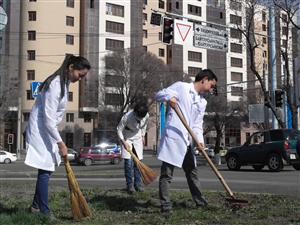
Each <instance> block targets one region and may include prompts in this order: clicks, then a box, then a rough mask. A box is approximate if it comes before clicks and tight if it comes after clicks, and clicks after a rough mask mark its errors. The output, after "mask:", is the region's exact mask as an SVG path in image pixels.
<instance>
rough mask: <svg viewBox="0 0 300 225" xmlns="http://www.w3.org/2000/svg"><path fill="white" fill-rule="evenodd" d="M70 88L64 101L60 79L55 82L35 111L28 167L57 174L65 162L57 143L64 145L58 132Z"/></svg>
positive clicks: (28, 129)
mask: <svg viewBox="0 0 300 225" xmlns="http://www.w3.org/2000/svg"><path fill="white" fill-rule="evenodd" d="M68 87H69V83H68V84H67V85H66V88H65V95H64V97H63V98H61V97H60V93H61V87H60V77H59V76H56V78H54V80H52V82H51V84H50V86H49V89H48V90H47V91H46V92H45V91H43V92H42V93H40V94H39V95H38V97H37V99H36V101H35V104H34V105H33V107H32V110H31V113H30V118H29V121H28V124H27V127H26V148H27V155H26V159H25V164H26V165H28V166H31V167H34V168H37V169H42V170H47V171H54V170H55V165H59V164H60V162H61V158H60V154H59V149H58V145H57V142H60V141H62V139H61V136H60V134H59V132H58V129H57V127H58V124H59V123H60V122H61V120H62V118H63V116H64V111H65V106H66V103H67V100H68Z"/></svg>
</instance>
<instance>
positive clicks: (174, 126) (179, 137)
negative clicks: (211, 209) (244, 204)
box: [155, 69, 218, 215]
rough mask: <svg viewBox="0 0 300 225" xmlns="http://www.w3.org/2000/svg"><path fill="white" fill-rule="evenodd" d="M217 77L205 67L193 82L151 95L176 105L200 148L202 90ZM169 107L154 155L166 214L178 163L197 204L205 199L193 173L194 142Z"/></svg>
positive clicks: (202, 203)
mask: <svg viewBox="0 0 300 225" xmlns="http://www.w3.org/2000/svg"><path fill="white" fill-rule="evenodd" d="M217 80H218V79H217V77H216V75H215V74H214V73H213V72H212V71H211V70H209V69H205V70H202V71H200V72H199V73H198V74H197V75H196V77H195V81H194V82H192V83H185V82H176V83H174V84H173V85H171V86H170V87H168V88H165V89H163V90H161V91H159V92H158V93H157V94H156V96H155V98H156V100H157V101H159V102H164V101H167V102H168V103H169V104H170V105H171V106H172V107H175V106H176V105H178V107H179V108H180V109H181V111H182V113H183V115H184V117H185V119H186V120H187V123H188V125H189V126H190V127H191V128H192V130H193V131H194V133H195V134H196V135H197V137H198V140H199V142H200V143H201V145H202V146H203V148H204V139H203V128H202V124H203V117H204V112H205V108H206V104H207V101H206V100H205V99H204V97H203V94H205V93H208V92H211V91H212V90H213V88H215V87H216V83H217ZM172 107H170V110H169V111H168V113H167V119H166V124H165V130H164V132H163V134H162V138H161V141H160V146H159V149H158V159H159V160H161V161H162V166H161V174H160V178H159V197H160V201H161V212H162V213H163V214H165V215H170V213H171V212H172V204H171V201H170V196H169V184H170V183H171V181H172V177H173V171H174V167H175V166H176V167H179V168H181V167H182V168H183V170H184V171H185V175H186V178H187V182H188V185H189V189H190V192H191V194H192V197H193V200H194V201H195V203H196V205H197V206H199V207H202V206H206V205H207V202H206V200H205V199H204V198H203V197H202V193H201V191H200V181H199V178H198V175H197V167H196V158H195V155H194V146H196V145H195V144H194V143H193V140H192V138H191V136H190V135H189V133H188V131H187V130H186V128H185V127H184V125H183V124H182V122H181V121H180V119H179V117H178V116H177V115H176V112H175V111H174V110H173V108H172Z"/></svg>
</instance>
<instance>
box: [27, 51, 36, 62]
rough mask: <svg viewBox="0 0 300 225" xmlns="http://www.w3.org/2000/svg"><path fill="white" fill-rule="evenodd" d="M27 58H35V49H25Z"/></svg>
mask: <svg viewBox="0 0 300 225" xmlns="http://www.w3.org/2000/svg"><path fill="white" fill-rule="evenodd" d="M27 59H28V60H35V50H28V51H27Z"/></svg>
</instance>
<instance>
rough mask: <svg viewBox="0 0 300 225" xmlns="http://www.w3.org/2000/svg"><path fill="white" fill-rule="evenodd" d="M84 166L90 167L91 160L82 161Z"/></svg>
mask: <svg viewBox="0 0 300 225" xmlns="http://www.w3.org/2000/svg"><path fill="white" fill-rule="evenodd" d="M84 165H85V166H90V165H92V160H91V159H85V160H84Z"/></svg>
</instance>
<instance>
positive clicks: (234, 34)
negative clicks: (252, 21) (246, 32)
mask: <svg viewBox="0 0 300 225" xmlns="http://www.w3.org/2000/svg"><path fill="white" fill-rule="evenodd" d="M230 37H231V38H236V39H240V40H241V39H242V33H241V32H240V31H239V30H238V29H234V28H230Z"/></svg>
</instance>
